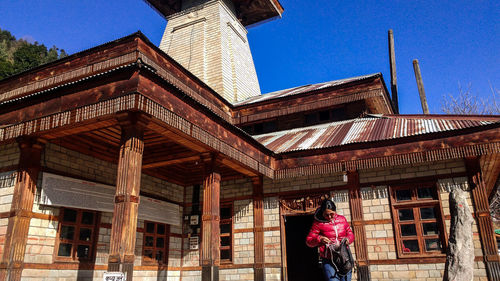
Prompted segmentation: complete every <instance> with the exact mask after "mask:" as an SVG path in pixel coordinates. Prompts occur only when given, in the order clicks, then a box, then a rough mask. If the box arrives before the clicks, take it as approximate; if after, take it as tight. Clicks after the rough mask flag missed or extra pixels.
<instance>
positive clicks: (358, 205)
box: [347, 171, 370, 281]
mask: <svg viewBox="0 0 500 281" xmlns="http://www.w3.org/2000/svg"><path fill="white" fill-rule="evenodd" d="M347 178H348V180H347V181H348V185H349V205H350V206H351V218H352V228H353V232H354V245H355V246H356V247H355V248H356V261H357V262H358V280H360V281H368V280H370V267H369V264H368V250H367V242H366V231H365V225H364V219H363V201H362V198H361V189H360V185H359V174H358V172H357V171H349V172H348V174H347Z"/></svg>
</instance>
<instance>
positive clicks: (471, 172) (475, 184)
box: [465, 157, 500, 280]
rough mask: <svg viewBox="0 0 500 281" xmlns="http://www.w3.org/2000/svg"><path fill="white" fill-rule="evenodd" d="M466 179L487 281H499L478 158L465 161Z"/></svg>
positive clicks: (498, 270)
mask: <svg viewBox="0 0 500 281" xmlns="http://www.w3.org/2000/svg"><path fill="white" fill-rule="evenodd" d="M465 165H466V168H467V177H468V180H469V185H470V187H471V189H472V199H473V200H474V206H475V209H476V220H477V225H478V228H479V236H480V237H481V244H482V246H483V253H484V263H485V265H486V272H487V274H488V280H500V263H499V259H498V254H497V245H496V241H495V235H494V233H493V223H492V221H491V216H490V206H489V203H488V194H486V185H485V184H484V181H483V178H482V175H481V165H480V164H479V157H468V158H466V159H465Z"/></svg>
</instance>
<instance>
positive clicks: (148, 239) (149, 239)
mask: <svg viewBox="0 0 500 281" xmlns="http://www.w3.org/2000/svg"><path fill="white" fill-rule="evenodd" d="M153 243H154V238H153V236H146V242H145V244H144V245H146V246H147V247H153V246H154V245H153Z"/></svg>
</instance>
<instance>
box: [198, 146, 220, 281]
mask: <svg viewBox="0 0 500 281" xmlns="http://www.w3.org/2000/svg"><path fill="white" fill-rule="evenodd" d="M215 160H216V156H215V155H210V156H209V157H206V158H205V159H204V164H205V165H204V169H205V172H204V177H205V179H204V180H203V214H202V226H201V227H202V240H201V267H202V269H201V270H202V271H201V280H202V281H219V265H220V179H221V177H220V174H219V172H218V171H217V169H216V161H215Z"/></svg>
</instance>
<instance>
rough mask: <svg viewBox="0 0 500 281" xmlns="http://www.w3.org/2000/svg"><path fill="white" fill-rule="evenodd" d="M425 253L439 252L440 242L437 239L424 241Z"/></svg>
mask: <svg viewBox="0 0 500 281" xmlns="http://www.w3.org/2000/svg"><path fill="white" fill-rule="evenodd" d="M425 250H426V251H441V241H440V240H439V239H437V238H436V239H425Z"/></svg>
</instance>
